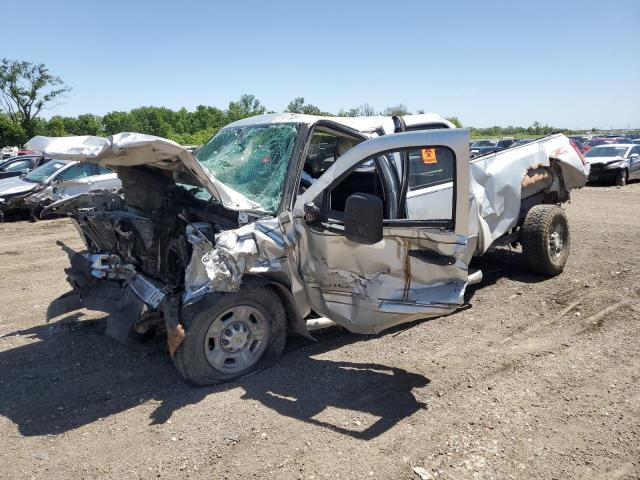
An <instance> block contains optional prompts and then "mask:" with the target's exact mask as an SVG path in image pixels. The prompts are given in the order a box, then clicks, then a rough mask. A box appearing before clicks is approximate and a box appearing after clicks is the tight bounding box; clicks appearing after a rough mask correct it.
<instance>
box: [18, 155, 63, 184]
mask: <svg viewBox="0 0 640 480" xmlns="http://www.w3.org/2000/svg"><path fill="white" fill-rule="evenodd" d="M67 163H69V162H67V161H65V160H52V161H50V162H47V163H45V164H44V165H42V166H40V167H38V168H36V169H34V170H32V171H31V173H29V174H28V175H27V176H26V177H24V180H26V181H27V182H31V183H42V182H44V181H46V180H47V179H48V178H49V177H50V176H51V175H53V174H54V173H56V172H57V171H58V170H60V169H61V168H62V167H64V166H65V165H66V164H67Z"/></svg>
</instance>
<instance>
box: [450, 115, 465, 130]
mask: <svg viewBox="0 0 640 480" xmlns="http://www.w3.org/2000/svg"><path fill="white" fill-rule="evenodd" d="M447 120H449V121H450V122H451V123H453V124H454V125H455V126H456V128H462V122H461V121H460V119H459V118H458V117H447Z"/></svg>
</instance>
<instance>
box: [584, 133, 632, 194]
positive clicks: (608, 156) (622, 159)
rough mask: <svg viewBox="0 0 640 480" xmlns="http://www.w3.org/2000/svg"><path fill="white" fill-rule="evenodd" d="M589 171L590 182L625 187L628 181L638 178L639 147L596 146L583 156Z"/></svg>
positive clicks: (626, 144) (618, 145)
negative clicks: (589, 168)
mask: <svg viewBox="0 0 640 480" xmlns="http://www.w3.org/2000/svg"><path fill="white" fill-rule="evenodd" d="M584 157H585V159H586V160H587V162H589V165H590V166H591V170H590V172H589V181H590V182H609V183H615V184H616V185H620V186H622V185H626V184H627V181H628V180H631V179H634V178H640V145H636V144H634V143H610V144H606V145H598V146H597V147H593V148H592V149H591V150H589V151H588V152H587V153H586V154H585V155H584Z"/></svg>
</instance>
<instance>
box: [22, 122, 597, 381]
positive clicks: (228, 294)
mask: <svg viewBox="0 0 640 480" xmlns="http://www.w3.org/2000/svg"><path fill="white" fill-rule="evenodd" d="M29 146H30V147H31V148H35V149H38V150H39V151H42V152H44V153H45V154H47V155H49V156H52V157H54V158H66V159H70V160H78V161H81V162H94V163H98V164H100V165H103V166H107V167H108V168H110V169H113V170H115V171H116V172H117V174H118V177H119V178H120V180H121V181H122V186H123V196H122V197H121V196H119V195H116V194H113V193H108V192H96V193H89V194H83V195H78V196H76V197H72V198H69V199H64V200H61V201H59V202H56V203H54V204H52V205H51V206H49V207H48V208H49V209H50V210H52V211H55V212H56V213H58V214H64V215H68V216H70V217H71V218H73V221H74V222H75V223H76V225H77V227H78V230H79V231H80V232H81V235H82V238H83V240H84V243H85V245H86V251H84V252H80V253H76V252H74V251H72V250H70V249H69V248H68V247H66V246H64V248H65V249H66V250H67V252H68V254H69V256H70V261H71V268H69V269H67V275H68V280H69V282H70V284H71V285H72V287H73V291H72V292H70V293H69V294H67V295H65V296H63V297H62V298H60V299H58V300H56V301H55V302H53V303H52V305H51V306H50V309H49V312H48V313H49V316H50V317H53V316H55V315H58V314H61V313H62V312H63V311H69V310H71V309H73V308H80V307H86V308H89V309H96V310H101V311H105V312H108V313H109V314H110V315H109V318H108V321H107V332H108V333H110V334H111V335H113V336H115V337H118V338H122V339H124V338H126V337H127V336H128V335H129V334H130V333H132V332H138V333H144V332H149V331H152V330H153V329H155V330H158V329H161V330H165V331H166V335H167V343H168V347H169V351H170V354H171V356H172V357H173V359H174V362H175V365H176V367H177V369H178V370H179V372H180V373H181V374H182V375H183V376H184V377H185V378H186V379H187V380H188V381H190V382H192V383H194V384H197V385H205V384H212V383H217V382H221V381H226V380H230V379H233V378H237V377H239V376H241V375H245V374H247V373H249V372H252V371H255V370H257V369H260V368H264V367H265V366H267V365H269V364H272V363H273V362H275V361H276V360H277V359H278V357H279V355H280V354H281V352H282V350H283V348H284V344H285V339H286V336H287V334H288V333H295V334H299V335H304V336H310V333H309V330H310V327H312V326H314V325H315V326H323V325H327V324H328V323H329V322H335V323H337V324H339V325H341V326H343V327H344V328H346V329H347V330H350V331H352V332H357V333H369V334H373V333H377V332H380V331H382V330H384V329H387V328H389V327H392V326H394V325H398V324H401V323H405V322H409V321H412V320H416V319H422V318H427V317H433V316H439V315H445V314H449V313H452V312H454V311H455V310H456V309H457V308H458V307H460V306H461V304H462V303H463V297H464V293H465V289H466V287H467V286H468V285H470V284H472V283H476V282H479V281H480V280H481V278H482V274H481V272H479V271H476V272H472V273H470V272H469V269H468V265H469V262H470V260H471V258H472V257H473V256H474V255H481V254H483V253H484V252H486V251H487V250H488V249H490V248H493V247H496V246H500V245H507V244H516V243H520V244H522V248H523V255H524V256H525V257H526V260H527V264H528V265H529V266H530V268H531V270H532V271H534V272H536V273H538V274H542V275H557V274H559V273H560V272H562V270H563V267H564V265H565V262H566V260H567V256H568V254H569V240H570V236H569V225H568V223H567V218H566V217H565V214H564V211H563V209H562V208H560V204H561V203H562V202H566V201H567V200H568V199H569V194H570V191H571V189H573V188H580V187H582V186H583V185H584V184H585V181H586V178H587V175H588V166H587V165H586V164H585V163H584V160H583V158H582V156H581V155H580V153H579V152H578V151H577V150H576V148H575V147H574V146H573V145H572V144H571V142H570V141H569V140H568V139H567V138H566V137H564V136H563V135H551V136H549V137H545V138H543V139H540V140H538V141H535V142H531V143H529V144H526V145H522V146H519V147H516V148H512V149H508V150H504V151H502V152H498V153H492V154H489V155H484V156H479V157H477V158H475V159H473V161H470V159H469V138H468V131H467V130H463V129H456V128H453V125H451V124H450V123H449V122H447V121H446V120H444V119H443V118H441V117H440V116H438V115H434V114H424V115H411V116H405V117H362V118H340V117H331V118H323V117H315V116H307V115H298V114H270V115H261V116H257V117H252V118H248V119H244V120H240V121H238V122H235V123H232V124H230V125H228V126H227V127H225V128H223V129H222V130H220V132H218V134H217V135H215V136H214V137H213V138H212V139H211V140H210V141H209V142H208V143H207V144H205V145H204V146H203V147H202V148H201V149H200V150H199V151H198V153H197V155H196V157H194V156H193V155H191V154H190V153H189V152H188V151H186V150H185V149H183V148H181V147H180V146H178V145H177V144H175V143H173V142H171V141H169V140H165V139H161V138H157V137H151V136H147V135H141V134H131V133H124V134H118V135H114V136H112V137H110V138H108V139H105V138H98V137H69V138H45V137H35V138H34V139H32V140H31V141H30V142H29Z"/></svg>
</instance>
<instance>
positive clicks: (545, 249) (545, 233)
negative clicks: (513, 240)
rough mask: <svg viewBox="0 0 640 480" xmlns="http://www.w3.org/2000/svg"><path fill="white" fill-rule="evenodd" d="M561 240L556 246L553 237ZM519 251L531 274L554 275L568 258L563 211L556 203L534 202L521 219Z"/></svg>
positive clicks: (566, 224)
mask: <svg viewBox="0 0 640 480" xmlns="http://www.w3.org/2000/svg"><path fill="white" fill-rule="evenodd" d="M558 238H559V239H560V240H561V241H562V244H561V246H560V249H559V250H558V245H559V243H558V242H557V239H558ZM520 239H521V243H522V253H523V254H524V257H525V260H526V262H527V264H528V266H529V269H530V270H531V271H532V272H533V273H537V274H540V275H545V276H551V277H552V276H556V275H559V274H560V273H562V271H563V270H564V266H565V264H566V263H567V258H568V257H569V249H570V246H571V236H570V234H569V222H568V221H567V216H566V215H565V213H564V210H563V209H562V208H560V207H558V206H556V205H536V206H534V207H533V208H531V210H529V212H528V213H527V216H526V217H525V219H524V224H523V225H522V230H521V234H520Z"/></svg>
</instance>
